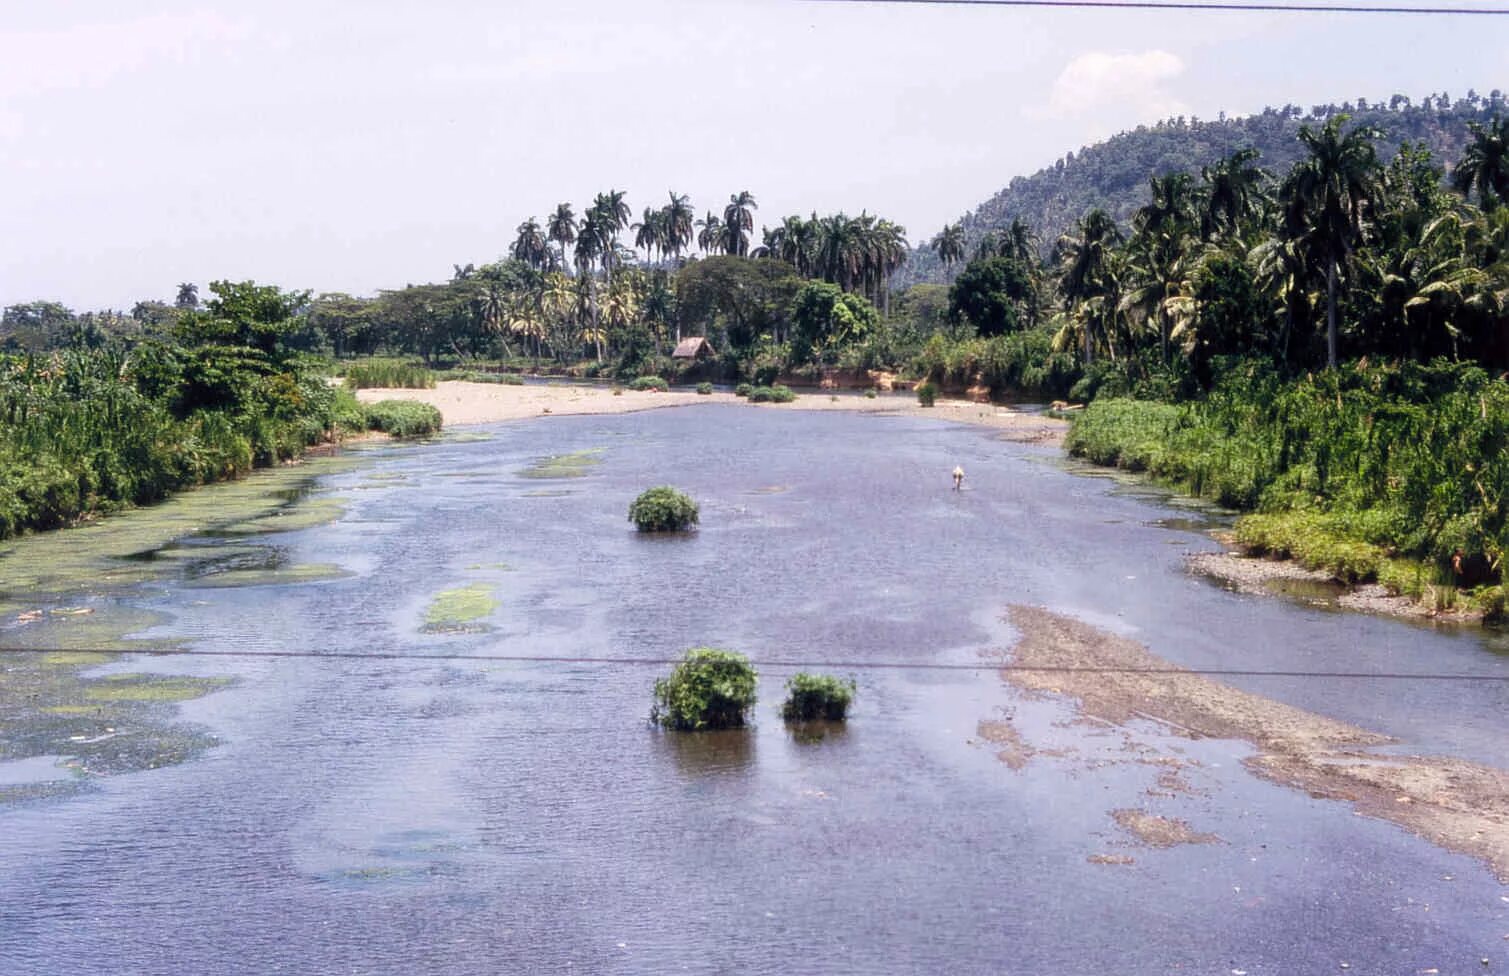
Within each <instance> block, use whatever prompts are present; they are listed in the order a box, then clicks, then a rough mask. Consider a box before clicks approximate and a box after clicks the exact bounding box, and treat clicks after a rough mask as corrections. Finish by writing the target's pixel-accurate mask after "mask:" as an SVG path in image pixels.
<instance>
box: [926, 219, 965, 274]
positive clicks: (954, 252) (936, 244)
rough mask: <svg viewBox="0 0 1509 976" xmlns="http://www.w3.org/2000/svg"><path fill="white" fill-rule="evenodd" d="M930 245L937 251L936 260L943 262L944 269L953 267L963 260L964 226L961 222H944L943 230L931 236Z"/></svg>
mask: <svg viewBox="0 0 1509 976" xmlns="http://www.w3.org/2000/svg"><path fill="white" fill-rule="evenodd" d="M931 247H932V248H933V250H935V251H937V252H938V260H940V261H942V262H943V267H944V268H945V269H947V268H951V267H953V266H954V265H955V264H957V263H958V262H960V261H963V260H964V226H963V225H962V224H944V225H943V230H941V231H939V232H938V236H937V237H934V238H933V241H932V244H931Z"/></svg>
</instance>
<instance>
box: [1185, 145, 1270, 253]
mask: <svg viewBox="0 0 1509 976" xmlns="http://www.w3.org/2000/svg"><path fill="white" fill-rule="evenodd" d="M1259 155H1260V154H1259V153H1258V151H1257V150H1256V149H1254V148H1251V147H1248V148H1246V149H1239V150H1237V151H1236V152H1234V153H1232V154H1231V155H1230V156H1227V157H1226V158H1225V159H1223V160H1220V161H1219V162H1217V163H1215V164H1213V165H1210V166H1202V167H1200V178H1201V179H1202V180H1204V181H1205V185H1204V186H1203V187H1202V188H1201V196H1202V199H1203V202H1204V206H1203V207H1201V208H1200V238H1201V239H1202V240H1207V241H1208V240H1211V239H1212V238H1214V237H1216V236H1217V235H1220V234H1230V233H1235V232H1236V231H1237V230H1238V228H1240V227H1241V226H1242V225H1243V224H1244V223H1245V222H1246V221H1247V220H1249V219H1251V218H1252V217H1253V216H1255V215H1256V214H1257V213H1258V212H1259V210H1260V208H1261V207H1262V206H1264V205H1265V204H1267V203H1268V202H1269V195H1268V193H1267V191H1266V190H1265V189H1264V188H1265V187H1266V185H1267V184H1268V182H1269V180H1270V179H1272V177H1271V175H1270V174H1269V173H1268V171H1267V170H1265V169H1261V168H1259V167H1257V166H1254V165H1253V163H1254V162H1255V161H1256V160H1257V158H1258V156H1259Z"/></svg>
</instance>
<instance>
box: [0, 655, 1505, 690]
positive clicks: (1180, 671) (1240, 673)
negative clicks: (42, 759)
mask: <svg viewBox="0 0 1509 976" xmlns="http://www.w3.org/2000/svg"><path fill="white" fill-rule="evenodd" d="M0 654H107V655H112V656H113V655H123V654H138V655H145V656H148V657H220V658H297V659H308V660H320V659H327V660H341V661H412V662H415V663H424V662H446V661H471V662H479V663H482V662H493V663H507V664H591V665H631V666H640V667H643V666H648V665H654V666H657V667H664V666H666V665H675V664H680V663H681V662H682V660H683V658H679V657H634V658H627V657H583V656H568V655H552V654H486V653H475V652H473V653H467V652H457V651H443V652H439V653H435V654H416V653H414V652H412V651H277V650H265V649H264V650H257V649H238V650H228V651H216V650H203V649H189V650H181V649H172V648H141V649H136V648H130V649H122V648H118V647H112V648H83V647H6V648H0ZM750 663H751V664H752V665H754V666H755V667H761V668H829V669H833V670H842V669H849V670H855V671H1003V672H1012V673H1018V674H1125V675H1152V676H1178V675H1192V676H1194V675H1197V676H1200V677H1212V678H1345V679H1354V680H1380V681H1492V682H1506V683H1509V674H1437V673H1430V672H1423V673H1422V672H1410V671H1262V670H1258V669H1255V668H1182V667H1178V666H1175V665H1169V666H1167V667H1156V668H1145V667H1144V668H1134V667H1124V668H1118V667H1104V666H1093V667H1081V666H1075V665H1062V664H1042V665H1027V664H1010V663H1005V662H991V661H983V662H981V663H979V664H957V663H954V664H950V663H940V662H927V661H806V660H789V659H784V658H770V659H766V660H751V661H750Z"/></svg>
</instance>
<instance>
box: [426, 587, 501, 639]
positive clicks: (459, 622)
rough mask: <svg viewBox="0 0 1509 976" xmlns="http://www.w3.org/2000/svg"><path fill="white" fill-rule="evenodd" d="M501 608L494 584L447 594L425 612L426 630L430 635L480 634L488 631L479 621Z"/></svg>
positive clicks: (435, 599)
mask: <svg viewBox="0 0 1509 976" xmlns="http://www.w3.org/2000/svg"><path fill="white" fill-rule="evenodd" d="M497 608H498V599H497V596H496V592H495V588H494V587H493V585H492V584H491V583H472V584H471V585H470V586H462V587H458V588H456V589H454V590H445V591H443V592H441V593H438V594H436V596H435V598H434V599H433V600H431V601H430V605H429V607H428V608H427V609H426V610H425V612H424V627H423V630H424V632H425V633H430V634H454V633H476V632H480V631H482V630H485V629H486V628H485V626H484V625H482V624H481V623H479V621H481V620H482V619H483V618H484V617H486V616H487V615H488V614H490V613H492V612H493V611H494V610H496V609H497Z"/></svg>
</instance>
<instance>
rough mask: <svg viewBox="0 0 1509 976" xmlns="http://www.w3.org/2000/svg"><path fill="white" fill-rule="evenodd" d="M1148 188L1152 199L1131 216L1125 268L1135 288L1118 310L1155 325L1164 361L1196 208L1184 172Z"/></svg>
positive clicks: (1153, 182)
mask: <svg viewBox="0 0 1509 976" xmlns="http://www.w3.org/2000/svg"><path fill="white" fill-rule="evenodd" d="M1149 189H1150V193H1151V200H1150V201H1149V202H1148V204H1147V205H1146V206H1144V207H1142V208H1141V209H1139V210H1138V211H1137V213H1136V215H1135V216H1134V217H1133V218H1132V224H1133V227H1134V228H1135V232H1134V234H1133V235H1132V240H1131V244H1130V250H1131V253H1130V255H1129V265H1130V270H1131V271H1132V274H1133V276H1134V278H1135V279H1136V281H1137V286H1136V287H1134V288H1132V289H1131V290H1130V291H1129V292H1128V293H1127V295H1126V296H1125V297H1123V299H1122V302H1121V310H1123V311H1131V310H1135V311H1137V312H1139V313H1140V315H1141V319H1142V320H1143V321H1145V322H1146V321H1152V322H1156V323H1157V325H1158V354H1159V357H1160V359H1161V360H1162V361H1163V362H1164V363H1167V362H1168V342H1169V333H1170V331H1171V327H1172V323H1171V322H1170V315H1169V307H1170V303H1171V302H1172V301H1173V300H1176V299H1177V298H1178V297H1179V296H1180V295H1181V286H1182V285H1183V282H1184V281H1185V279H1186V278H1187V277H1188V271H1189V268H1188V267H1187V266H1186V261H1185V257H1186V254H1187V253H1188V251H1189V244H1190V237H1191V235H1192V233H1193V230H1194V227H1193V224H1194V205H1193V200H1192V198H1191V191H1190V181H1189V175H1188V174H1187V173H1170V174H1169V175H1167V176H1155V177H1152V179H1151V180H1150V181H1149Z"/></svg>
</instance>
